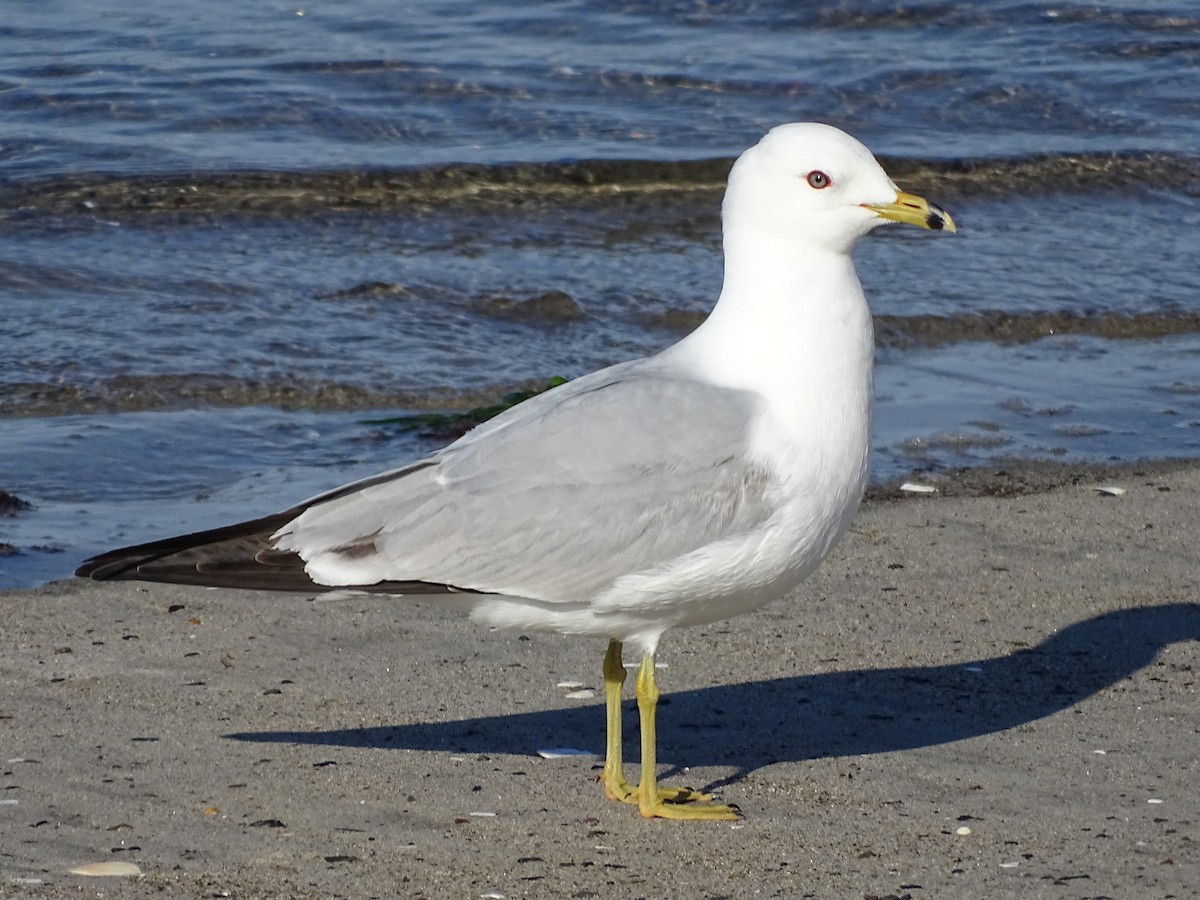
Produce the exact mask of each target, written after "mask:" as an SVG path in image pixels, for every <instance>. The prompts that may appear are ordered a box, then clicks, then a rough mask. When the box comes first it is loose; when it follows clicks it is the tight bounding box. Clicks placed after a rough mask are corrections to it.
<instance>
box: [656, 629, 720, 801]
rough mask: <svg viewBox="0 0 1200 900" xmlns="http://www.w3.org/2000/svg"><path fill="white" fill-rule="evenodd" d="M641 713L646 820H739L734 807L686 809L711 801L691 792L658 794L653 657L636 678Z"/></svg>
mask: <svg viewBox="0 0 1200 900" xmlns="http://www.w3.org/2000/svg"><path fill="white" fill-rule="evenodd" d="M637 700H638V713H639V714H640V716H641V722H642V783H641V784H640V785H639V786H638V790H637V795H638V807H639V809H640V810H641V813H642V815H643V816H644V817H646V818H647V819H650V818H654V817H659V818H663V819H740V818H741V813H740V812H738V810H737V809H736V808H735V807H732V806H718V805H712V806H691V805H684V804H685V803H686V802H687V801H691V800H708V799H710V798H709V796H708V795H707V794H698V793H695V792H693V791H691V790H690V789H689V788H664V789H663V790H661V791H660V790H659V787H658V773H657V772H656V771H655V769H656V766H657V762H658V760H657V751H658V748H657V736H656V734H655V731H654V717H655V712H656V711H657V709H658V686H657V685H656V684H655V683H654V654H653V653H647V654H646V655H645V656H643V657H642V665H641V667H640V668H639V669H638V675H637Z"/></svg>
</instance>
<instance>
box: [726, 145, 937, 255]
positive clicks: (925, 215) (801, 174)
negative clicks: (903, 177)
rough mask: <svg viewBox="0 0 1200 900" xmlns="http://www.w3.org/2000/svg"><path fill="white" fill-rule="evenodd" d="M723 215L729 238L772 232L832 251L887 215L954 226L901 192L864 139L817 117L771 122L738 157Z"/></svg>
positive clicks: (930, 224)
mask: <svg viewBox="0 0 1200 900" xmlns="http://www.w3.org/2000/svg"><path fill="white" fill-rule="evenodd" d="M722 216H723V218H724V222H725V231H726V235H727V236H728V235H729V234H730V233H731V232H734V233H737V232H749V233H754V234H756V235H757V236H758V237H763V236H765V235H770V236H772V237H774V238H775V239H782V240H784V241H787V242H788V243H789V244H794V245H795V246H797V247H800V246H804V247H812V248H817V247H820V248H824V249H827V250H831V251H833V252H836V253H849V251H850V248H851V247H853V245H854V242H855V241H856V240H858V238H860V237H862V235H864V234H866V233H867V232H868V231H870V230H871V229H872V228H875V227H876V226H878V225H882V224H884V223H886V222H888V221H900V222H908V223H909V224H914V225H920V226H921V227H923V228H932V229H937V230H940V229H946V230H948V231H953V230H954V222H953V220H952V219H951V218H950V217H949V216H948V215H947V214H946V213H945V212H944V211H943V210H941V209H940V208H939V207H937V206H934V205H932V204H930V203H928V202H927V201H925V200H923V199H921V198H920V197H914V196H913V195H911V194H904V193H902V192H900V191H899V189H897V187H896V185H895V184H894V183H893V182H892V180H891V179H890V178H888V176H887V173H886V172H884V171H883V169H882V167H880V165H879V163H878V162H876V161H875V157H874V156H872V155H871V151H870V150H868V149H867V148H866V147H864V146H863V145H862V144H861V143H859V142H858V141H857V140H855V139H854V138H852V137H850V135H848V134H846V133H845V132H844V131H839V130H838V129H836V128H833V127H832V126H829V125H821V124H818V123H815V122H796V123H792V124H789V125H780V126H778V127H776V128H772V129H771V130H770V131H769V132H767V134H766V136H764V137H763V139H762V140H760V141H759V142H758V143H757V144H755V145H754V146H753V147H751V148H750V149H749V150H747V151H746V152H745V153H743V154H742V155H741V157H740V158H739V159H738V161H737V162H736V163H734V166H733V170H732V171H731V172H730V173H729V186H728V188H727V189H726V192H725V203H724V206H723V208H722Z"/></svg>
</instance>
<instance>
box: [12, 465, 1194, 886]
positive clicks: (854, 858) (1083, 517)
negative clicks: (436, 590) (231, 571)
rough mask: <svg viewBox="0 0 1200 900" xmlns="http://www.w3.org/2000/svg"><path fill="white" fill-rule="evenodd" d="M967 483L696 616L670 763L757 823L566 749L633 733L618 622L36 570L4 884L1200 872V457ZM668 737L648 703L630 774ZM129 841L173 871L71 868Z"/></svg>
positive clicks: (1144, 880)
mask: <svg viewBox="0 0 1200 900" xmlns="http://www.w3.org/2000/svg"><path fill="white" fill-rule="evenodd" d="M935 483H937V484H938V486H939V488H940V490H939V491H938V492H937V493H934V494H921V495H918V494H900V493H898V492H895V491H890V492H888V491H883V492H876V493H875V494H873V495H872V496H871V497H870V498H869V499H868V502H867V503H866V504H864V506H863V509H862V511H861V512H860V513H859V516H858V518H857V519H856V522H855V526H854V529H853V531H852V533H851V534H850V535H849V536H848V537H847V538H846V540H845V541H844V542H843V543H842V544H841V546H840V547H839V548H838V549H837V550H836V551H835V553H834V555H833V556H832V557H831V558H830V559H829V560H828V561H827V562H826V564H825V565H824V566H823V567H822V568H821V570H820V571H819V572H818V574H817V575H816V576H815V577H813V578H812V579H811V580H810V581H809V582H808V583H807V584H806V585H805V586H804V587H803V589H802V590H801V591H799V592H797V593H796V594H795V595H794V596H792V597H789V598H788V599H787V600H785V601H781V602H779V603H777V604H775V605H773V606H771V607H768V608H767V609H765V610H763V611H760V612H759V613H757V614H755V615H753V616H748V617H744V618H741V619H737V620H733V621H730V622H726V623H721V624H719V625H716V626H713V627H710V628H706V629H694V630H690V631H680V632H673V633H670V634H668V636H667V638H666V639H665V640H664V642H663V645H662V647H661V650H660V656H659V660H660V662H663V663H666V664H667V667H666V668H664V669H663V670H662V671H661V672H660V673H659V674H660V678H659V685H660V687H661V688H662V690H663V692H664V703H663V705H662V706H661V708H660V713H659V760H660V763H662V764H663V765H662V769H661V771H662V772H663V774H664V778H665V780H667V781H676V782H683V783H687V784H690V785H693V786H696V787H705V786H707V787H713V788H715V789H716V791H717V792H718V794H719V795H720V796H721V798H722V799H723V800H725V801H726V802H732V803H736V804H737V805H738V806H740V808H741V809H742V811H743V812H744V814H745V817H746V818H745V820H744V821H742V822H737V823H734V824H729V823H697V822H692V823H687V822H684V823H678V822H665V821H644V820H642V819H640V818H639V816H638V814H637V811H636V809H634V808H632V807H625V806H621V805H619V804H616V803H613V802H610V801H606V800H604V799H603V797H602V795H601V792H600V789H599V787H598V786H597V784H596V774H597V771H598V769H597V767H598V765H599V763H600V762H601V760H600V757H599V756H598V755H596V756H589V755H568V756H563V757H558V758H543V757H542V756H540V755H539V753H538V751H539V750H546V749H551V748H571V749H577V750H584V751H589V752H591V753H596V754H598V753H599V751H600V750H601V749H602V746H603V726H604V713H603V706H602V692H601V690H600V688H601V683H600V661H601V656H602V653H603V650H604V647H603V645H602V643H600V642H597V641H589V640H572V639H567V638H562V637H559V636H555V635H544V634H524V635H521V634H513V633H502V632H489V631H487V630H486V629H483V628H480V627H479V626H477V625H473V624H471V623H470V622H467V621H464V620H462V619H460V618H458V617H456V616H454V615H451V614H448V613H444V612H441V611H439V610H437V609H435V608H431V607H428V606H420V605H416V604H413V603H410V602H408V601H404V600H396V599H386V598H378V597H363V598H354V599H348V600H340V601H332V602H320V601H313V600H312V598H310V597H305V596H302V595H288V594H279V595H269V594H258V593H249V592H233V591H217V590H210V589H203V588H181V587H170V586H162V585H149V584H138V583H120V584H92V583H85V582H82V581H65V582H58V583H53V584H49V585H46V586H44V587H42V588H39V589H36V590H23V591H12V592H8V593H4V594H0V608H2V611H3V612H2V615H3V622H4V625H3V635H4V636H3V641H2V643H0V648H2V650H0V684H2V687H0V744H2V745H3V754H2V757H0V771H3V779H2V781H0V895H3V896H17V897H64V896H72V897H76V896H119V897H183V898H209V897H235V898H238V897H353V898H359V897H397V896H399V897H429V898H434V897H439V898H440V897H465V898H476V897H501V896H503V897H508V898H512V897H580V898H585V897H648V898H655V897H691V898H698V897H711V898H716V897H751V896H755V897H814V898H840V897H848V898H871V897H874V898H891V897H895V898H905V897H911V898H942V897H956V898H972V897H981V898H983V897H986V898H996V897H1014V898H1016V897H1020V898H1029V897H1034V898H1038V897H1048V898H1100V897H1110V898H1126V897H1138V898H1185V897H1200V702H1198V701H1200V690H1198V687H1197V683H1198V680H1200V587H1198V586H1197V574H1198V567H1197V556H1198V552H1197V545H1196V541H1197V520H1198V514H1200V465H1197V464H1187V465H1180V464H1159V465H1143V466H1129V467H1125V468H1123V469H1115V470H1109V471H1099V470H1094V469H1092V470H1089V469H1085V468H1083V467H1077V468H1071V467H1057V468H1051V469H1047V470H1042V471H1033V472H1032V473H1030V472H1023V473H1017V474H1012V473H1009V474H1005V473H998V472H997V471H996V470H994V469H988V470H980V471H977V472H972V473H966V474H964V475H961V476H958V477H950V478H947V479H945V480H943V481H941V482H940V483H939V482H935ZM1102 485H1111V486H1115V487H1119V488H1122V489H1124V493H1120V494H1119V495H1114V494H1113V493H1104V492H1098V491H1096V490H1095V489H1094V488H1095V487H1097V486H1102ZM627 662H632V660H627ZM572 683H578V684H575V685H572ZM589 688H590V689H592V690H594V691H595V695H594V696H592V697H588V696H587V695H586V691H587V689H589ZM580 691H583V694H582V695H581V694H580ZM636 742H637V726H636V718H635V716H634V715H633V714H632V700H629V701H628V703H627V710H626V743H627V747H626V757H627V760H629V761H630V762H631V763H632V765H631V766H630V773H629V774H630V775H631V776H632V775H636V771H637V759H638V752H637V749H636ZM97 863H124V864H128V865H131V866H136V867H137V871H140V873H141V874H140V875H137V876H132V877H111V876H110V877H97V876H86V875H79V874H73V873H71V871H70V870H71V869H73V868H76V867H80V866H86V865H90V864H97Z"/></svg>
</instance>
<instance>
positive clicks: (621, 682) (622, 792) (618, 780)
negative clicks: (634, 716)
mask: <svg viewBox="0 0 1200 900" xmlns="http://www.w3.org/2000/svg"><path fill="white" fill-rule="evenodd" d="M624 687H625V666H624V665H622V663H621V642H620V641H617V640H613V641H609V642H608V652H607V653H605V654H604V699H605V703H606V706H607V708H608V709H607V713H608V746H607V749H606V750H605V753H604V775H603V776H602V777H603V780H604V795H605V796H606V797H608V798H609V799H610V800H620V801H621V802H622V803H637V788H635V787H633V785H631V784H630V783H629V782H628V781H626V780H625V766H624V763H623V762H622V760H621V691H622V689H623V688H624Z"/></svg>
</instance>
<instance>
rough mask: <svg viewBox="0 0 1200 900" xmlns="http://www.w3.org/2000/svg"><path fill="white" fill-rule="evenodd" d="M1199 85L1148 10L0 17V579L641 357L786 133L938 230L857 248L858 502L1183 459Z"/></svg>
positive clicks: (64, 564)
mask: <svg viewBox="0 0 1200 900" xmlns="http://www.w3.org/2000/svg"><path fill="white" fill-rule="evenodd" d="M1198 61H1200V16H1197V15H1196V14H1195V13H1194V12H1193V11H1192V10H1191V7H1190V5H1187V4H1182V3H1165V2H1164V3H1151V4H1139V5H1137V6H1133V5H1128V6H1125V5H1121V4H1116V3H1113V4H1104V5H1102V6H1095V5H1083V4H1038V3H984V4H955V3H911V4H906V5H897V4H894V3H890V2H889V3H871V2H857V3H840V4H836V5H830V6H827V7H805V8H803V10H801V8H799V7H796V6H795V5H794V4H782V3H780V4H772V3H766V4H763V3H753V4H750V3H738V2H731V3H722V4H708V5H702V4H695V5H690V4H674V3H672V4H662V5H654V4H636V5H634V4H628V5H623V4H616V3H576V4H569V5H563V6H556V7H554V8H553V9H544V8H542V7H541V6H538V5H533V4H520V3H518V4H508V5H505V6H504V7H502V8H479V7H478V6H477V5H475V4H457V3H428V4H419V5H417V8H415V9H398V8H397V7H396V5H395V4H391V3H387V4H385V3H382V2H370V0H354V2H349V3H344V4H339V5H337V6H336V7H334V8H330V9H325V8H320V9H306V8H303V7H302V6H300V5H295V4H282V3H266V4H256V5H254V6H253V7H247V8H244V7H243V6H241V5H237V4H232V3H213V4H205V5H204V6H203V7H199V8H196V7H194V6H192V5H187V6H185V5H183V4H181V3H174V2H167V3H163V4H158V5H156V6H155V7H154V9H153V10H148V9H140V8H139V9H134V7H133V4H125V3H117V2H107V3H95V4H88V5H87V6H86V7H85V8H80V7H78V5H74V4H66V3H53V2H50V3H45V4H37V5H36V6H35V5H32V4H29V5H21V6H20V7H18V8H16V9H15V10H6V12H5V14H4V17H3V19H2V20H0V300H2V301H3V303H4V304H5V312H6V315H5V327H4V332H3V333H4V336H5V338H6V340H5V351H6V352H5V353H4V354H3V355H2V357H0V416H3V418H2V419H0V471H2V472H3V473H4V475H5V480H4V481H3V482H2V483H0V488H2V489H6V490H9V491H11V492H13V493H15V494H17V495H18V496H21V497H22V498H24V499H26V500H28V501H30V502H32V503H33V504H34V506H35V508H34V509H33V510H29V511H26V512H24V513H21V514H20V515H19V516H17V517H16V518H11V519H0V543H4V544H7V545H10V546H11V547H12V548H13V549H14V550H16V551H19V552H18V553H17V555H13V556H0V586H9V585H19V584H30V583H35V582H36V581H38V580H43V579H46V578H50V577H58V576H63V575H66V574H68V573H69V572H70V571H71V569H72V568H73V566H74V565H75V563H76V562H77V561H78V560H79V559H80V558H81V557H82V556H83V555H85V554H86V553H88V552H92V551H95V550H98V549H101V548H103V547H105V546H108V545H110V544H112V543H121V542H129V541H136V540H143V539H148V538H152V537H154V536H159V535H162V534H163V533H166V532H174V531H177V530H181V529H190V528H195V527H202V526H205V525H211V524H217V523H218V522H220V521H224V520H225V519H228V518H234V517H243V516H247V515H253V514H256V513H264V512H268V511H271V510H273V509H275V508H277V507H279V506H281V505H283V504H286V503H291V502H293V501H296V500H299V499H301V498H303V497H304V496H307V495H309V494H311V493H315V492H316V491H318V490H320V489H322V488H325V487H328V486H331V485H333V484H337V483H339V482H341V481H344V480H346V479H348V478H350V477H353V476H355V475H361V474H367V473H369V472H370V471H373V470H375V469H377V468H380V467H383V466H387V465H392V464H395V463H398V462H401V461H403V460H404V459H405V458H407V457H409V456H411V455H412V454H415V453H417V452H423V451H425V450H428V449H432V446H433V443H432V442H431V441H429V440H422V439H420V438H416V437H413V436H412V435H397V434H395V433H393V432H388V433H386V434H380V428H379V427H378V426H375V425H369V424H364V422H365V420H367V419H371V418H373V417H377V416H378V415H380V414H385V415H386V414H391V413H395V412H397V411H401V410H404V409H438V408H454V407H464V406H473V405H476V404H479V403H484V402H491V401H493V400H495V399H496V398H498V397H499V396H501V395H503V394H505V393H507V392H508V391H510V390H512V389H514V388H515V387H518V386H527V385H529V384H533V383H544V382H545V380H546V379H548V378H549V377H551V376H554V375H562V376H565V377H574V376H576V375H578V374H581V373H583V372H586V371H588V370H590V369H593V368H596V367H598V366H601V365H605V364H608V363H611V362H614V361H617V360H620V359H626V358H629V357H631V356H635V355H639V354H644V353H649V352H653V351H654V350H656V349H658V348H660V347H662V346H665V345H666V344H667V343H669V342H671V341H673V340H675V339H676V338H677V337H678V335H679V334H680V333H681V332H683V331H686V330H687V329H689V328H690V327H693V326H694V324H695V323H696V322H697V321H699V319H700V318H701V317H702V316H703V314H704V313H705V312H706V311H707V310H708V308H709V307H710V306H711V303H712V301H713V299H714V298H715V295H716V291H717V289H718V286H719V281H720V272H721V261H720V253H719V221H718V217H717V210H718V207H719V201H720V190H721V184H722V180H723V177H724V173H725V171H727V168H728V165H729V161H730V160H731V159H732V157H733V156H734V155H736V154H737V153H738V152H740V150H741V149H744V147H745V146H747V145H748V144H749V143H751V142H753V141H754V140H755V139H756V138H757V137H758V136H759V135H760V134H761V132H762V131H763V130H765V129H766V128H767V127H770V126H771V125H773V124H776V123H778V122H781V121H788V120H795V119H804V118H819V119H823V120H825V121H830V122H833V123H835V124H838V125H840V126H842V127H845V128H847V129H848V130H851V131H852V132H854V133H856V134H857V135H858V136H859V137H861V138H863V139H864V140H866V141H867V142H868V143H869V144H870V145H871V146H872V147H873V149H875V150H876V151H877V152H878V153H879V154H880V155H881V156H882V157H884V158H885V162H886V164H887V166H888V168H889V170H890V171H892V172H893V173H894V175H895V176H896V179H897V181H899V182H900V183H901V184H902V186H904V187H908V188H912V189H915V190H919V191H920V192H922V193H925V194H928V195H929V196H931V197H933V198H935V199H937V200H939V201H942V202H944V203H945V205H947V206H949V207H950V208H951V210H952V212H953V213H954V215H955V218H956V220H957V221H958V222H959V225H960V232H959V234H957V235H955V236H953V237H949V236H938V237H933V236H930V235H928V234H921V233H916V232H909V231H902V230H888V231H886V232H883V233H879V234H876V235H873V236H872V238H871V239H869V240H867V241H865V242H863V244H862V246H861V247H860V249H859V250H858V251H857V254H856V258H857V261H858V265H859V271H860V274H861V277H862V279H863V282H864V285H865V287H866V290H867V292H868V296H869V297H870V298H871V300H872V306H873V309H874V311H875V313H876V314H877V316H878V317H879V319H878V322H877V342H878V344H879V354H878V361H879V372H878V392H879V409H878V420H877V427H876V447H877V450H876V453H875V458H874V473H873V474H874V477H875V478H876V479H886V478H890V477H894V476H896V475H899V474H901V473H903V472H906V471H908V470H909V469H910V468H912V467H914V466H920V467H933V468H936V467H939V466H952V465H961V464H986V463H988V462H989V461H992V460H996V459H998V458H1002V457H1009V456H1016V457H1028V458H1032V457H1052V458H1060V459H1068V460H1070V459H1080V460H1102V459H1109V458H1122V459H1131V458H1140V457H1147V456H1194V455H1196V452H1197V451H1196V439H1197V431H1196V429H1197V427H1200V426H1198V425H1197V421H1200V409H1198V408H1197V404H1198V402H1200V401H1198V400H1197V398H1198V397H1200V376H1198V375H1197V372H1198V371H1200V368H1198V366H1197V352H1198V349H1200V338H1198V337H1197V334H1198V332H1200V316H1198V312H1200V311H1198V310H1197V303H1196V298H1197V297H1198V296H1200V274H1198V270H1197V268H1196V266H1195V265H1194V258H1195V246H1196V239H1195V235H1196V232H1197V225H1198V224H1200V201H1198V196H1200V156H1198V155H1197V154H1196V150H1195V148H1196V147H1197V146H1200V115H1198V114H1200V100H1198V99H1197V98H1198V97H1200V66H1198V65H1197V62H1198ZM463 164H467V165H463ZM530 164H532V165H530ZM1064 332H1066V333H1064Z"/></svg>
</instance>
